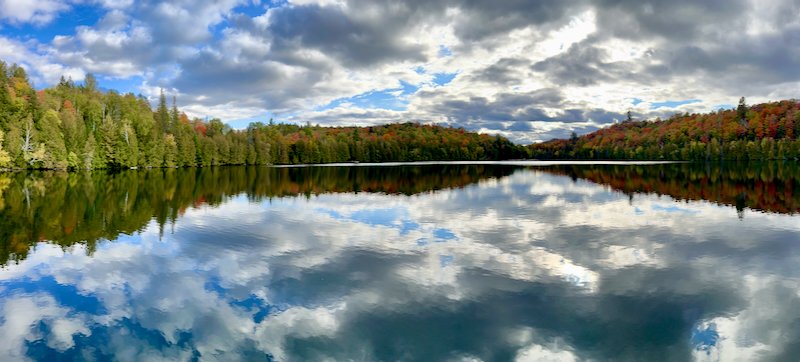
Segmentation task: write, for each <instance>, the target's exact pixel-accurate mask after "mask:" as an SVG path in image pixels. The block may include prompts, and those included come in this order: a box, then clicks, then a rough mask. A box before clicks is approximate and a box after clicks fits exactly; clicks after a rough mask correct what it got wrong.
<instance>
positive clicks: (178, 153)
mask: <svg viewBox="0 0 800 362" xmlns="http://www.w3.org/2000/svg"><path fill="white" fill-rule="evenodd" d="M525 156H527V149H526V148H525V147H523V146H519V145H515V144H513V143H512V142H510V141H509V140H508V139H506V138H503V137H500V136H489V135H485V134H477V133H473V132H467V131H465V130H464V129H462V128H450V127H441V126H436V125H422V124H418V123H402V124H389V125H382V126H375V127H320V126H312V125H310V124H306V125H304V126H300V125H295V124H283V123H273V122H272V121H270V122H269V123H268V124H264V123H261V122H256V123H251V124H250V125H249V126H248V127H247V129H244V130H234V129H231V128H230V127H228V126H227V125H225V124H224V123H223V122H222V121H221V120H219V119H216V118H215V119H210V120H208V121H205V120H201V119H197V118H194V119H190V118H189V117H188V116H187V115H186V114H185V113H183V112H181V111H180V110H179V109H178V107H177V102H176V99H175V97H172V102H171V105H170V104H168V101H167V96H166V95H165V94H163V92H162V94H161V96H160V98H159V102H158V105H157V107H156V109H155V110H153V109H152V107H151V104H150V103H149V101H148V100H147V99H146V98H144V97H143V96H141V95H139V96H136V95H134V94H132V93H128V94H119V93H118V92H115V91H113V90H110V91H103V90H101V89H100V88H99V86H98V84H97V80H96V79H95V78H94V77H93V76H92V75H91V74H89V75H87V76H86V78H85V80H84V81H83V82H82V84H76V83H75V82H73V81H71V80H69V79H64V78H63V77H62V79H61V81H60V82H59V84H58V85H56V86H54V87H51V88H46V89H42V90H36V89H35V88H34V87H33V86H32V85H31V82H30V80H29V79H28V76H27V74H26V72H25V70H24V69H23V68H22V67H20V66H17V65H8V64H6V63H4V62H2V61H0V169H119V168H139V167H148V168H151V167H153V168H155V167H204V166H216V165H268V164H310V163H331V162H353V161H359V162H390V161H431V160H465V161H472V160H504V159H512V158H524V157H525Z"/></svg>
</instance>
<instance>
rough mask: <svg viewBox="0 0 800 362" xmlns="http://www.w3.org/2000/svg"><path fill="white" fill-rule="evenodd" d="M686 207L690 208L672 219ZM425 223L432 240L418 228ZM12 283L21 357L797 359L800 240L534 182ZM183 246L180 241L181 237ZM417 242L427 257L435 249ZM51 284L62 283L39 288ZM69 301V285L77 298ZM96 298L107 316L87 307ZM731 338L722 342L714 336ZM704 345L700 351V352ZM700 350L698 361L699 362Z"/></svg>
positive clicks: (240, 200) (334, 214) (374, 208)
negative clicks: (710, 330)
mask: <svg viewBox="0 0 800 362" xmlns="http://www.w3.org/2000/svg"><path fill="white" fill-rule="evenodd" d="M671 210H686V211H687V212H671ZM407 225H415V226H413V227H407ZM166 229H167V231H166V232H165V233H164V235H163V236H160V231H159V227H158V225H157V224H156V223H155V222H153V223H151V224H149V225H148V226H147V227H146V228H144V230H143V231H141V232H136V233H134V234H133V235H130V236H122V237H120V238H119V239H117V240H115V241H114V242H105V243H101V244H100V245H99V246H98V247H97V250H96V251H95V252H94V254H93V255H92V256H91V257H90V256H87V255H86V254H85V252H84V250H82V246H79V245H78V246H73V247H71V248H70V249H68V250H66V251H62V250H61V249H60V248H59V247H57V246H53V245H50V244H46V243H40V244H38V245H37V246H36V248H35V250H33V251H31V252H30V253H29V257H28V258H27V259H25V260H23V261H21V262H20V263H19V264H16V265H8V266H6V267H5V268H4V269H3V270H0V296H2V299H0V311H2V315H0V330H3V332H4V333H3V335H4V336H5V338H4V341H3V342H2V343H0V356H3V359H10V360H15V359H23V358H24V357H25V356H27V357H30V358H40V357H47V356H54V355H56V354H59V353H66V354H67V355H69V356H73V357H75V358H83V357H86V358H88V357H87V356H95V357H103V356H109V355H114V356H115V357H116V358H117V359H120V360H142V359H147V360H159V359H165V360H174V359H190V358H192V356H196V357H199V358H200V359H201V360H239V359H241V360H246V359H252V358H255V357H257V356H262V357H263V356H264V355H269V356H272V357H274V358H275V359H278V360H322V359H325V358H329V359H334V360H348V359H353V360H359V359H362V360H363V359H366V360H387V359H391V360H394V359H410V360H419V359H431V360H449V359H470V358H477V359H482V360H510V359H515V358H516V359H519V360H541V359H553V360H556V359H557V360H568V359H575V360H577V359H599V360H605V359H632V360H636V359H639V360H640V359H648V358H654V357H655V358H664V359H669V360H675V359H678V360H685V359H691V358H695V359H701V360H702V359H707V358H710V357H714V356H719V357H721V358H722V359H728V358H732V359H737V358H740V357H744V356H747V357H748V359H749V358H750V357H752V359H782V358H787V357H791V356H796V355H798V353H800V350H798V347H800V346H798V345H796V344H795V343H794V342H793V341H795V340H798V339H797V338H792V337H797V336H796V335H797V329H796V328H794V327H793V326H795V325H796V324H797V323H798V322H800V313H798V312H797V310H800V309H798V308H796V307H797V305H798V304H800V298H798V294H797V293H796V290H797V285H796V284H797V280H798V279H797V277H798V274H800V273H798V272H797V271H796V268H794V267H793V266H796V265H797V262H798V261H800V258H799V257H800V253H799V252H798V251H796V250H795V248H794V245H795V244H796V242H797V241H798V237H797V236H796V235H800V234H798V231H800V230H798V229H800V224H798V223H797V222H796V220H795V217H793V216H791V215H777V214H760V213H753V214H749V215H748V217H747V218H745V219H742V220H740V219H738V218H737V216H736V212H735V210H733V209H732V208H729V207H723V206H718V205H714V204H711V203H708V202H694V201H692V202H681V203H680V204H678V203H676V202H675V201H674V200H672V199H670V198H669V197H663V196H656V195H637V196H636V197H635V198H634V199H633V200H631V199H630V198H629V197H628V196H627V195H624V194H622V193H620V192H617V191H611V190H608V189H607V188H604V187H602V186H598V185H596V184H593V183H590V182H587V181H581V180H578V181H572V180H570V179H569V178H568V177H564V176H557V175H551V174H548V173H546V172H543V171H536V170H523V171H518V172H516V173H514V174H513V175H511V176H509V177H505V178H502V179H497V180H491V181H488V182H481V183H478V184H473V185H470V186H467V187H465V188H463V189H452V190H444V191H439V192H436V193H429V194H419V195H413V196H394V195H385V194H363V193H359V194H350V193H342V194H322V195H316V196H312V197H310V198H308V199H304V198H276V199H272V200H269V201H256V200H250V199H248V198H247V197H246V196H245V195H240V196H237V197H234V198H232V199H231V200H228V201H226V202H223V203H222V204H220V205H218V206H215V207H211V206H200V207H198V208H190V209H188V210H186V212H185V214H183V215H182V216H181V217H180V218H178V219H177V220H176V222H175V225H174V227H169V226H168V227H167V228H166ZM171 230H174V231H171ZM419 240H427V241H428V242H425V243H420V242H419ZM47 279H53V280H55V281H56V283H55V284H57V285H58V286H59V287H45V288H38V289H37V288H36V287H35V286H36V285H42V283H43V281H45V280H47ZM60 286H67V287H69V288H66V289H64V288H61V287H60ZM91 301H95V302H96V303H98V304H99V305H100V306H102V308H95V309H91V308H87V307H86V305H87V303H88V304H91V303H90V302H91ZM712 324H713V325H714V333H717V334H718V338H705V339H702V338H701V340H703V341H704V342H703V343H696V341H697V337H696V336H697V335H698V333H700V335H704V334H702V333H701V332H704V331H706V334H708V333H707V331H708V328H710V327H709V326H711V325H712ZM698 346H699V347H702V348H698ZM693 348H694V349H693Z"/></svg>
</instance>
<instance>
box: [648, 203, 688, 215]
mask: <svg viewBox="0 0 800 362" xmlns="http://www.w3.org/2000/svg"><path fill="white" fill-rule="evenodd" d="M650 208H651V209H652V210H653V211H664V212H669V213H678V214H687V215H693V214H699V213H700V211H697V210H690V209H685V208H682V207H677V206H674V205H671V206H661V205H653V206H652V207H650Z"/></svg>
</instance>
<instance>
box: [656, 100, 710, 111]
mask: <svg viewBox="0 0 800 362" xmlns="http://www.w3.org/2000/svg"><path fill="white" fill-rule="evenodd" d="M699 102H702V101H701V100H699V99H687V100H683V101H663V102H653V103H650V109H656V108H661V107H667V108H675V107H679V106H682V105H685V104H692V103H699Z"/></svg>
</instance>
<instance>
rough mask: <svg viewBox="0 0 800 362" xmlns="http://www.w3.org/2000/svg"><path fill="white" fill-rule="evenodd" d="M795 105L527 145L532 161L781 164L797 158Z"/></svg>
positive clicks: (634, 125) (799, 124) (798, 107)
mask: <svg viewBox="0 0 800 362" xmlns="http://www.w3.org/2000/svg"><path fill="white" fill-rule="evenodd" d="M798 135H800V102H798V101H797V100H784V101H779V102H772V103H765V104H758V105H753V106H748V105H747V104H746V103H745V99H744V98H741V99H740V101H739V105H738V107H736V108H735V109H729V110H722V109H721V110H719V111H717V112H713V113H707V114H676V115H674V116H672V117H670V118H669V119H667V120H661V119H655V120H645V121H636V120H633V119H632V117H631V115H630V113H628V119H627V120H625V121H623V122H620V123H617V124H614V125H612V126H610V127H607V128H603V129H600V130H597V131H595V132H592V133H589V134H586V135H583V136H580V137H579V136H578V135H576V134H575V133H573V134H572V137H570V138H569V139H560V140H553V141H549V142H544V143H539V144H533V145H530V146H529V149H530V151H531V157H533V158H537V159H586V160H600V159H603V160H675V161H716V160H737V161H744V160H784V159H797V158H798V157H800V139H798Z"/></svg>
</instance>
